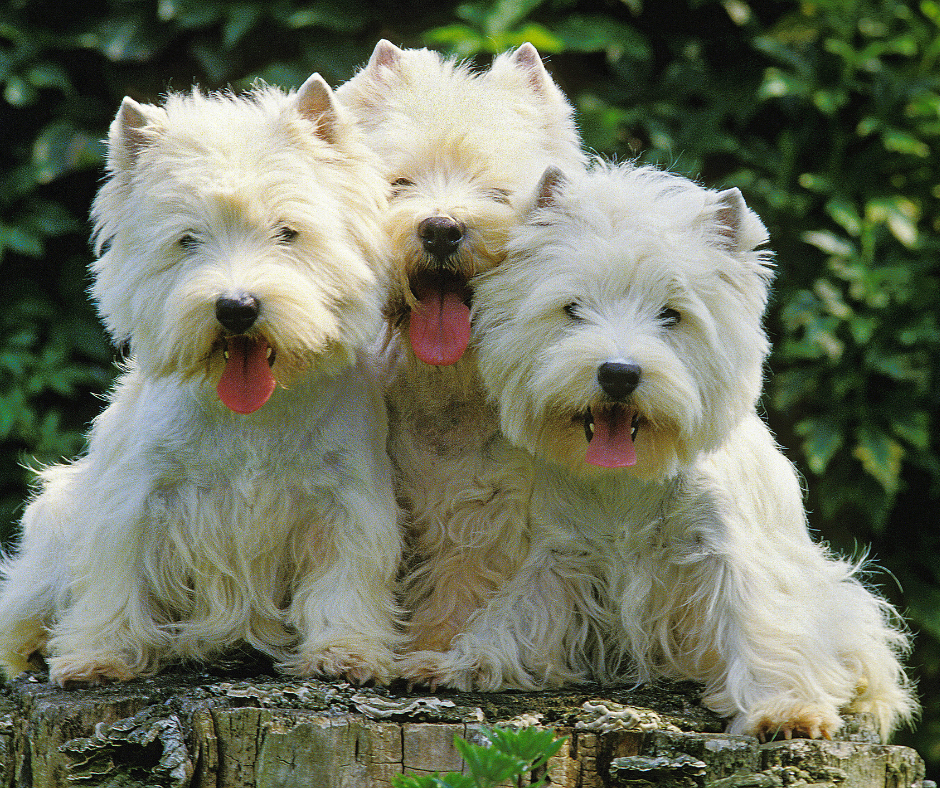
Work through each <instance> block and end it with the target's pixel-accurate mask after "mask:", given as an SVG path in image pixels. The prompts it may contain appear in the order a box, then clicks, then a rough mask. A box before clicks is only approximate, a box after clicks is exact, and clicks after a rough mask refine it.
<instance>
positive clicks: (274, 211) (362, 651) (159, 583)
mask: <svg viewBox="0 0 940 788" xmlns="http://www.w3.org/2000/svg"><path fill="white" fill-rule="evenodd" d="M108 167H109V177H108V180H107V182H106V183H105V184H104V186H103V187H102V189H101V191H100V193H99V195H98V197H97V198H96V201H95V204H94V208H93V216H94V219H95V222H96V225H95V237H96V241H97V247H98V251H99V253H101V252H103V254H102V256H101V257H100V259H99V260H98V261H97V263H96V264H95V265H94V274H95V282H94V285H93V288H92V292H93V295H94V297H95V299H96V301H97V303H98V308H99V311H100V313H101V316H102V318H103V320H104V322H105V324H106V325H107V328H108V330H109V331H110V332H111V334H112V335H113V337H114V338H115V340H116V341H118V342H125V341H127V342H129V345H130V349H131V352H132V359H131V361H130V362H129V363H128V365H127V369H126V371H125V374H124V375H123V377H122V378H121V379H120V381H119V382H118V383H117V386H116V388H115V390H114V392H113V394H112V396H111V400H110V404H109V406H108V408H107V409H106V410H105V411H104V412H103V413H102V414H101V416H100V417H99V418H98V419H97V420H96V421H95V423H94V427H93V429H92V431H91V434H90V438H89V447H88V452H87V455H86V456H84V457H82V458H81V459H78V460H76V461H75V462H73V463H71V464H66V465H58V466H54V467H50V468H47V469H45V470H44V471H43V472H42V475H41V476H42V479H41V481H42V489H41V491H40V493H39V494H38V496H37V497H36V498H35V499H34V500H33V501H32V503H31V504H30V505H29V507H28V509H27V510H26V514H25V516H24V518H23V529H24V533H23V539H22V544H21V545H20V548H19V552H18V554H17V555H15V556H12V557H7V558H6V560H5V562H4V564H3V567H2V573H3V582H2V589H0V659H2V663H3V666H4V668H5V670H6V672H7V674H8V675H11V676H12V675H14V674H16V673H18V672H20V671H22V670H24V669H26V668H27V667H28V666H29V665H30V663H31V662H32V663H33V664H35V662H36V656H37V654H38V655H45V656H47V658H48V664H49V668H50V677H51V679H52V680H54V681H57V682H59V683H60V684H63V685H64V684H66V683H67V682H72V681H79V682H97V681H101V680H108V679H114V680H124V679H130V678H132V677H134V676H139V675H146V674H148V673H152V672H153V671H155V670H158V669H159V668H160V666H161V665H163V664H165V663H166V662H168V661H171V660H174V659H181V658H183V659H185V658H206V657H210V656H211V655H212V654H213V653H215V652H218V651H219V650H221V649H223V648H225V647H227V646H230V645H233V644H238V643H248V644H250V645H252V646H254V647H255V648H257V649H260V650H261V651H263V652H266V653H267V654H269V655H271V656H273V657H274V658H275V659H277V660H279V661H280V664H281V667H282V668H284V669H286V670H288V671H290V672H292V673H296V674H300V675H307V674H324V675H328V676H334V675H341V674H345V675H346V676H348V677H349V678H351V679H353V680H358V681H365V680H376V681H386V680H388V679H389V678H390V677H391V669H392V665H393V653H392V652H393V649H394V648H397V647H398V645H399V641H400V639H401V634H400V633H399V631H398V629H397V627H396V607H395V604H394V601H393V600H394V597H393V593H394V583H395V576H396V570H397V566H398V564H399V560H400V556H401V539H400V535H399V530H398V526H399V524H398V509H397V506H396V504H395V500H394V491H393V487H392V479H391V467H390V463H389V462H388V460H387V457H386V453H385V440H386V432H387V427H386V424H385V415H384V407H383V403H382V400H381V391H380V390H379V389H378V386H377V382H375V381H374V380H371V379H370V377H369V374H368V373H367V370H366V368H365V367H364V366H363V365H362V364H361V363H360V362H359V361H358V360H357V352H358V348H360V347H363V346H366V345H367V344H369V343H371V342H373V341H374V337H375V336H376V334H377V332H378V330H379V326H380V324H381V305H382V297H383V292H384V290H383V287H384V282H385V277H386V275H387V255H386V250H385V242H384V240H383V239H384V237H385V236H384V235H383V233H384V230H383V226H382V221H383V212H384V210H385V193H386V190H387V186H386V185H385V183H384V182H383V180H382V179H381V177H380V175H379V174H378V170H377V169H376V168H375V167H374V161H373V159H372V155H371V153H370V152H369V151H368V149H367V148H365V147H364V146H363V145H362V143H361V139H360V135H359V134H358V132H357V131H356V130H355V127H354V125H353V124H352V122H351V121H349V120H347V118H346V115H345V112H344V111H343V110H342V109H341V108H340V107H338V105H336V103H335V101H334V99H333V95H332V92H331V91H330V88H329V87H328V86H327V85H326V83H325V82H324V81H323V80H322V79H321V78H320V77H319V75H314V76H313V77H311V78H310V79H309V80H308V81H307V82H306V83H305V84H304V86H303V87H302V88H301V89H300V90H299V91H298V92H297V93H296V94H291V95H285V94H283V93H282V92H280V91H278V90H276V89H274V88H267V87H258V88H256V89H255V90H253V91H252V92H251V93H250V94H249V95H247V96H244V97H235V96H232V95H228V94H214V95H210V96H205V95H201V94H199V93H198V92H196V93H193V94H192V95H171V96H169V98H168V99H167V101H166V104H165V106H163V107H157V106H150V105H147V106H142V105H140V104H137V103H136V102H134V101H132V100H131V99H129V98H128V99H125V100H124V103H123V105H122V106H121V109H120V111H119V112H118V114H117V117H116V119H115V121H114V123H113V124H112V126H111V134H110V141H109V160H108Z"/></svg>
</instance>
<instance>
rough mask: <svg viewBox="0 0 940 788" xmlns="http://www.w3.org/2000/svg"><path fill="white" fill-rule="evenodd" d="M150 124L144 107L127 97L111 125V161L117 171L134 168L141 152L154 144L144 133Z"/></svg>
mask: <svg viewBox="0 0 940 788" xmlns="http://www.w3.org/2000/svg"><path fill="white" fill-rule="evenodd" d="M150 123H151V120H150V118H149V117H148V115H147V112H146V110H145V109H144V107H143V106H142V105H141V104H138V103H137V102H136V101H134V99H132V98H131V97H130V96H125V97H124V100H123V101H122V102H121V108H120V109H119V110H118V112H117V115H116V116H115V118H114V123H113V124H112V125H111V143H110V148H111V159H112V164H113V165H114V166H115V168H116V169H123V170H127V169H130V168H131V167H133V166H134V162H136V161H137V157H138V156H139V155H140V152H141V151H142V150H143V149H144V148H146V147H147V146H148V145H150V144H151V143H152V142H153V138H152V137H150V136H148V135H147V134H146V133H144V129H145V128H146V127H147V126H149V125H150Z"/></svg>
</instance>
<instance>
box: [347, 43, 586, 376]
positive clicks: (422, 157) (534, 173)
mask: <svg viewBox="0 0 940 788" xmlns="http://www.w3.org/2000/svg"><path fill="white" fill-rule="evenodd" d="M337 97H338V98H339V100H340V101H341V102H343V103H345V104H346V105H347V106H349V107H350V109H351V110H352V112H353V114H354V115H355V116H356V117H357V118H358V119H359V124H360V126H361V128H362V129H363V131H364V132H365V134H366V136H367V138H368V140H369V142H370V144H371V145H372V146H373V148H374V149H375V150H376V152H377V153H378V156H379V158H380V159H381V161H382V166H383V169H384V172H385V174H386V177H387V179H388V182H389V184H390V185H391V200H390V225H391V236H392V238H391V243H392V248H393V249H394V255H395V258H394V276H393V283H392V291H391V295H390V297H389V300H388V303H387V306H386V317H387V318H388V320H389V322H390V323H391V324H392V325H393V326H398V327H400V328H401V329H402V330H403V331H404V332H406V333H407V334H408V336H409V338H410V340H411V341H410V345H411V347H412V349H413V350H414V352H415V355H416V356H417V357H418V358H419V359H421V360H422V361H425V362H426V363H429V364H434V365H438V366H446V365H449V364H452V363H455V362H456V361H457V360H458V359H459V358H460V357H461V355H462V354H463V351H464V350H465V348H466V347H467V342H468V341H469V337H470V322H469V314H470V309H469V307H470V303H471V298H472V292H471V288H470V286H469V284H468V283H469V280H470V278H471V277H473V276H474V275H475V274H477V273H479V272H481V271H485V270H488V269H490V268H492V267H493V266H494V265H496V264H497V263H499V262H500V261H501V260H502V258H503V255H504V247H505V242H506V234H507V231H508V229H509V227H510V226H511V225H512V223H513V222H514V221H515V220H516V218H517V215H518V214H517V209H518V196H519V195H527V194H528V193H529V192H530V191H531V189H532V188H533V187H534V185H535V184H536V183H537V181H538V178H539V176H540V175H541V173H542V171H543V170H544V169H545V167H546V166H547V165H548V164H549V163H552V162H556V163H558V164H559V165H561V166H566V165H572V164H574V165H580V164H581V161H582V155H581V153H580V143H579V140H578V137H577V133H576V131H575V128H574V125H573V123H572V119H571V116H572V110H571V107H570V105H569V104H568V102H567V100H566V99H565V98H564V96H563V95H562V93H561V91H560V90H559V89H558V87H557V86H556V85H555V83H554V82H553V81H552V79H551V77H550V76H549V75H548V73H547V72H546V71H545V68H544V66H543V65H542V61H541V59H540V58H539V56H538V52H537V51H536V50H535V48H534V47H532V46H531V45H528V44H527V45H524V46H523V47H520V48H519V49H518V50H516V51H515V52H513V53H509V54H505V55H501V56H499V57H497V58H496V60H495V61H494V62H493V65H492V67H491V68H490V69H489V70H488V71H486V72H480V73H475V72H472V71H471V70H470V69H469V68H468V67H467V66H466V65H463V64H459V63H456V62H455V61H448V60H444V59H442V58H441V56H440V55H438V54H437V53H436V52H432V51H430V50H426V49H422V50H401V49H399V48H397V47H395V46H393V45H392V44H390V43H389V42H387V41H380V42H379V44H378V45H377V46H376V48H375V51H374V53H373V55H372V58H371V59H370V61H369V64H368V65H367V66H366V67H365V68H364V69H363V70H362V71H361V72H360V73H359V74H357V75H356V76H355V77H353V79H351V80H350V81H349V82H347V83H346V84H345V85H343V86H341V87H340V88H339V89H338V90H337Z"/></svg>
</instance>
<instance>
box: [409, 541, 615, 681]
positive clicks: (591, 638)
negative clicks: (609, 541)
mask: <svg viewBox="0 0 940 788" xmlns="http://www.w3.org/2000/svg"><path fill="white" fill-rule="evenodd" d="M595 583H596V579H595V577H594V575H593V574H592V573H591V572H589V571H587V566H586V562H585V561H584V557H583V556H582V555H580V554H577V553H571V552H569V551H567V550H564V549H561V550H559V549H553V548H552V547H549V546H547V545H536V546H535V547H534V548H533V550H532V552H531V553H530V555H529V557H528V558H527V560H526V562H525V563H524V564H523V566H522V568H521V569H520V570H519V571H518V572H517V573H516V574H515V575H514V576H513V577H512V578H511V580H509V581H508V582H507V583H506V584H505V585H504V586H503V587H502V588H500V589H498V590H497V592H496V593H495V594H494V595H493V596H492V597H491V598H490V600H489V601H488V602H487V604H486V605H485V606H484V607H483V608H482V609H481V610H479V611H478V612H477V613H476V614H475V615H474V616H473V617H472V618H471V619H470V621H469V623H468V625H467V628H466V630H465V631H464V632H462V633H461V634H459V635H457V636H456V637H455V638H454V639H453V641H452V643H451V646H450V648H449V649H448V650H447V651H444V652H437V651H413V652H411V653H409V654H406V655H404V656H403V657H402V659H401V667H400V670H401V672H402V675H403V676H404V677H405V678H407V679H409V680H410V681H412V682H413V683H416V684H426V685H429V686H430V687H432V689H433V688H435V687H437V686H445V687H453V688H455V689H459V690H462V691H464V692H466V691H470V690H474V689H476V690H482V691H486V692H493V691H498V690H503V689H510V688H511V689H522V690H537V689H543V688H545V687H550V686H561V685H563V684H568V683H579V682H583V681H586V680H588V679H589V678H590V674H591V670H592V667H593V666H592V665H591V664H590V662H591V657H590V656H589V654H590V652H591V651H592V645H595V644H596V638H597V636H598V626H597V625H598V623H599V621H600V619H601V618H603V616H604V614H603V613H602V612H601V611H600V608H598V606H597V603H596V602H595V594H594V590H593V589H594V586H595Z"/></svg>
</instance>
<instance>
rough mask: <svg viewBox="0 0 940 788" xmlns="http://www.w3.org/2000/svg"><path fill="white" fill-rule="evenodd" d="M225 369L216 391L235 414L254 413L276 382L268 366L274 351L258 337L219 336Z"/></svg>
mask: <svg viewBox="0 0 940 788" xmlns="http://www.w3.org/2000/svg"><path fill="white" fill-rule="evenodd" d="M222 355H223V357H224V358H225V369H224V370H223V372H222V377H221V378H219V383H218V386H216V391H217V392H218V395H219V399H221V400H222V402H223V403H224V404H225V406H226V407H227V408H229V409H230V410H232V411H234V412H235V413H254V412H255V411H256V410H258V408H260V407H261V406H262V405H264V403H266V402H267V401H268V399H270V397H271V394H272V393H273V392H274V388H275V386H276V385H277V383H276V381H275V380H274V375H273V374H272V373H271V367H272V365H273V364H274V361H275V359H276V358H277V351H276V350H275V348H274V347H273V346H272V345H271V344H269V343H268V341H267V340H266V339H265V338H264V337H262V336H248V335H247V334H237V335H232V336H224V337H222Z"/></svg>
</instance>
